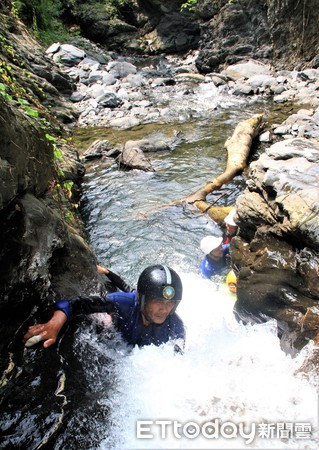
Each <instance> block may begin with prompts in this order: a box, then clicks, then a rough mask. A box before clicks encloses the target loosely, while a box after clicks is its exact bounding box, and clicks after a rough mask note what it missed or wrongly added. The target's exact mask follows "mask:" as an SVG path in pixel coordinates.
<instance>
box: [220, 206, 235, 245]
mask: <svg viewBox="0 0 319 450" xmlns="http://www.w3.org/2000/svg"><path fill="white" fill-rule="evenodd" d="M235 214H236V209H235V208H234V209H232V210H231V211H230V213H229V214H228V215H227V216H226V217H225V219H224V222H225V226H226V233H225V234H224V237H223V244H224V245H227V250H229V245H230V242H231V240H232V238H233V237H234V236H236V234H237V232H238V225H236V223H235V221H234V215H235Z"/></svg>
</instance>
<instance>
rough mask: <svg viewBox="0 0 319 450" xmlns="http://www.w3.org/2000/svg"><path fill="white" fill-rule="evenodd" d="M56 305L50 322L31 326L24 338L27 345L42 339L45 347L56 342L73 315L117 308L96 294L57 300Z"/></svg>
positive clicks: (109, 310)
mask: <svg viewBox="0 0 319 450" xmlns="http://www.w3.org/2000/svg"><path fill="white" fill-rule="evenodd" d="M54 307H55V309H56V311H55V312H54V314H53V317H52V318H51V319H50V320H49V321H48V322H46V323H43V324H36V325H32V326H31V327H29V329H28V331H27V333H26V334H25V335H24V338H23V340H24V341H25V345H26V347H32V345H35V344H37V343H38V342H40V341H44V344H43V347H44V348H47V347H50V346H51V345H52V344H54V343H55V342H56V340H57V338H58V335H59V332H60V330H61V328H62V327H63V325H64V324H65V322H67V321H68V320H71V318H72V317H73V316H78V315H80V314H85V315H86V314H93V313H96V312H106V313H108V314H112V313H113V312H114V310H115V309H114V305H113V303H112V302H111V301H109V300H108V299H107V297H100V296H94V295H91V296H80V297H70V298H68V299H61V300H57V301H56V302H55V303H54Z"/></svg>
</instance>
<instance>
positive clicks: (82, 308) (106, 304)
mask: <svg viewBox="0 0 319 450" xmlns="http://www.w3.org/2000/svg"><path fill="white" fill-rule="evenodd" d="M54 307H55V309H57V310H60V311H63V312H64V314H65V315H66V316H67V318H68V320H70V319H71V318H72V316H77V315H79V314H93V313H96V312H106V313H108V314H111V313H112V312H114V305H113V303H112V302H111V301H110V300H109V299H108V298H107V296H105V297H101V296H99V295H88V296H79V297H69V298H63V299H60V300H57V301H56V302H55V303H54Z"/></svg>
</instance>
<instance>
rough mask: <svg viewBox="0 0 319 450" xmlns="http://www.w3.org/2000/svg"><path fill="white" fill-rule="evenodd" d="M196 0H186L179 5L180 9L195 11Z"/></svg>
mask: <svg viewBox="0 0 319 450" xmlns="http://www.w3.org/2000/svg"><path fill="white" fill-rule="evenodd" d="M196 5H197V0H187V1H186V2H185V3H183V4H182V6H181V11H195V9H196Z"/></svg>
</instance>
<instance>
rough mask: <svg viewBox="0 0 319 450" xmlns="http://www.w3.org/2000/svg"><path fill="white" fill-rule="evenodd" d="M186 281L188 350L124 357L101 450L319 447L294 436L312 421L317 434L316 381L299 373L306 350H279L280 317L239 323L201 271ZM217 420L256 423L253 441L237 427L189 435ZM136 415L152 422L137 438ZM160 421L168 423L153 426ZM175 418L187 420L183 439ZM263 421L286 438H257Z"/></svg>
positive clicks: (226, 298) (150, 350)
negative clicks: (288, 430) (194, 427)
mask: <svg viewBox="0 0 319 450" xmlns="http://www.w3.org/2000/svg"><path fill="white" fill-rule="evenodd" d="M182 278H183V285H184V293H185V294H184V296H183V301H182V302H181V304H180V306H179V309H178V313H179V314H180V316H181V317H182V318H183V320H184V323H185V325H186V327H187V343H186V348H185V353H184V355H179V354H174V352H173V346H172V345H171V344H166V345H164V346H162V347H159V348H158V347H155V346H148V347H144V348H142V349H139V348H135V349H134V350H133V352H132V353H131V354H129V355H128V356H126V357H124V358H123V357H122V358H120V359H119V361H118V362H117V364H116V367H115V372H116V373H115V377H116V378H117V380H118V382H117V392H115V393H114V395H113V397H112V399H111V400H110V399H109V401H110V402H111V404H110V407H111V423H112V427H111V429H110V430H109V431H108V433H109V436H108V437H107V438H106V439H104V440H103V442H102V444H101V447H100V448H101V449H103V450H104V449H109V448H112V449H144V448H145V449H146V448H152V449H155V448H156V449H160V448H178V449H181V448H182V449H186V448H196V449H201V448H203V449H206V448H212V449H213V448H216V449H217V448H218V449H221V448H234V449H242V448H268V449H270V448H273V449H280V448H285V449H289V448H293V449H315V448H317V442H315V438H314V436H312V437H311V438H309V439H308V438H307V439H306V438H304V439H302V438H300V437H299V435H298V434H297V435H296V433H295V431H296V428H295V427H296V424H300V423H302V424H311V428H312V432H313V433H317V419H318V417H317V415H318V414H317V413H318V410H317V404H318V396H317V391H316V386H314V385H313V384H311V383H310V382H309V381H308V380H306V379H305V378H303V377H302V376H301V375H296V374H295V372H296V369H297V368H298V367H299V366H300V365H301V363H302V360H303V359H304V357H305V353H306V352H307V349H305V350H304V352H303V353H302V354H300V355H299V357H297V358H291V357H290V356H288V355H286V354H285V353H284V352H283V351H282V350H281V349H280V343H279V339H278V338H277V333H276V323H275V322H274V321H272V322H268V323H266V324H261V325H255V326H244V325H242V324H239V323H237V321H236V320H235V319H234V317H233V314H232V308H233V304H234V299H233V298H232V297H231V295H229V294H228V293H227V292H225V291H221V290H219V291H218V290H216V286H215V285H214V284H213V283H212V282H208V281H205V280H202V279H200V277H199V276H197V275H193V274H187V275H186V274H184V275H182ZM217 419H218V424H219V426H222V425H223V424H225V423H226V422H231V423H233V424H237V426H238V427H239V426H240V425H239V424H241V425H242V426H244V425H245V426H246V430H248V431H249V430H252V428H251V427H252V426H253V425H252V424H255V427H256V429H255V438H254V439H253V441H252V442H251V443H249V444H247V442H248V439H247V438H244V437H241V435H240V433H239V431H238V430H239V428H237V431H236V432H237V437H236V436H235V435H236V433H235V431H234V428H233V429H230V432H231V433H230V435H229V437H228V438H227V437H225V436H223V435H222V433H221V428H219V435H220V436H219V438H217V437H215V438H207V437H204V436H203V435H202V433H201V432H200V433H199V435H198V437H196V438H194V439H192V438H191V437H190V436H188V435H185V433H186V432H187V430H188V429H189V427H188V424H189V423H190V422H192V421H194V423H195V424H198V427H201V426H202V425H203V424H205V423H207V422H209V421H213V420H217ZM138 420H143V421H145V420H146V421H150V422H152V425H150V424H147V425H145V426H146V429H144V428H143V430H142V431H143V433H144V434H143V433H142V434H143V438H141V436H140V437H139V438H137V437H136V432H137V421H138ZM162 420H166V421H168V422H167V425H164V422H161V424H162V425H156V424H155V421H162ZM169 422H170V423H169ZM174 423H175V424H178V423H180V424H182V425H185V424H186V425H187V428H185V433H181V437H180V438H178V437H176V435H177V436H178V433H175V434H174V430H173V424H174ZM263 423H265V424H267V427H268V428H267V429H268V431H269V432H271V430H274V431H273V432H274V433H277V435H278V436H279V438H280V439H278V438H276V436H274V438H272V439H270V438H262V437H258V435H257V434H258V432H257V431H258V428H257V427H258V426H259V425H260V424H263ZM269 424H273V428H271V426H270V425H269ZM143 426H144V425H143ZM225 426H226V425H225ZM283 426H285V427H288V428H289V427H293V435H294V437H293V436H292V437H290V436H289V435H288V437H289V438H288V439H284V437H285V436H284V432H283V431H281V428H282V427H283ZM278 427H279V428H278ZM179 430H180V431H181V430H183V428H180V429H179ZM140 431H141V429H140ZM197 431H198V430H197ZM228 432H229V428H228ZM161 433H162V436H161ZM225 433H226V431H225ZM146 435H153V438H147V439H146V438H145V436H146ZM164 435H165V436H164ZM163 436H164V437H163ZM307 437H308V436H307Z"/></svg>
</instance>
